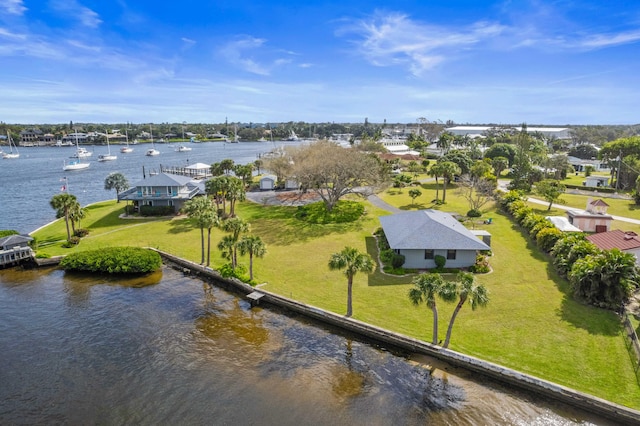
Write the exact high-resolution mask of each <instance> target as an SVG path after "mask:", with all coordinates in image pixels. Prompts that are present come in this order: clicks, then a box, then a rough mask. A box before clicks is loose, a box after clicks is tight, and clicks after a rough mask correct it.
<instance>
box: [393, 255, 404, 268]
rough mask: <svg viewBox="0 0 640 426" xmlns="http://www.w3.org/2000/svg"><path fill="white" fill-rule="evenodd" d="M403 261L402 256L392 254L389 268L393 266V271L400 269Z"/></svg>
mask: <svg viewBox="0 0 640 426" xmlns="http://www.w3.org/2000/svg"><path fill="white" fill-rule="evenodd" d="M404 261H405V258H404V255H402V254H398V253H395V252H394V253H393V258H392V259H391V266H393V268H394V269H398V268H401V267H402V265H404Z"/></svg>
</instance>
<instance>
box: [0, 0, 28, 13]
mask: <svg viewBox="0 0 640 426" xmlns="http://www.w3.org/2000/svg"><path fill="white" fill-rule="evenodd" d="M27 10H28V9H27V8H26V7H25V5H24V2H23V1H22V0H3V1H2V2H1V3H0V11H4V12H6V13H8V14H10V15H23V14H24V13H25V12H26V11H27Z"/></svg>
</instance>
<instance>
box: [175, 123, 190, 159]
mask: <svg viewBox="0 0 640 426" xmlns="http://www.w3.org/2000/svg"><path fill="white" fill-rule="evenodd" d="M192 140H193V138H192ZM189 151H191V147H189V146H185V144H184V125H183V126H182V141H181V142H180V145H178V147H177V148H176V152H189Z"/></svg>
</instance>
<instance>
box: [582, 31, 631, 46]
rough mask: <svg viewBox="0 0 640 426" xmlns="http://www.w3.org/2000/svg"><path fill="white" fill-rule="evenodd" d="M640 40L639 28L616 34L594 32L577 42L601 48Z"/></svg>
mask: <svg viewBox="0 0 640 426" xmlns="http://www.w3.org/2000/svg"><path fill="white" fill-rule="evenodd" d="M638 41H640V30H635V31H627V32H621V33H618V34H594V35H591V36H588V37H586V38H585V39H584V40H582V41H581V42H580V43H579V44H580V45H581V46H582V47H585V48H596V49H598V48H603V47H610V46H619V45H621V44H630V43H637V42H638Z"/></svg>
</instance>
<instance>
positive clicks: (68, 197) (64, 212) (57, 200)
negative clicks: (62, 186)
mask: <svg viewBox="0 0 640 426" xmlns="http://www.w3.org/2000/svg"><path fill="white" fill-rule="evenodd" d="M77 202H78V200H77V199H76V196H75V195H72V194H67V193H64V194H58V195H54V196H53V197H52V198H51V200H50V201H49V204H50V205H51V207H52V208H53V209H55V210H56V211H57V212H60V213H61V216H63V217H64V222H65V225H66V226H67V240H70V239H71V232H70V231H69V212H70V210H71V208H72V207H73V205H74V204H76V203H77Z"/></svg>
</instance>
